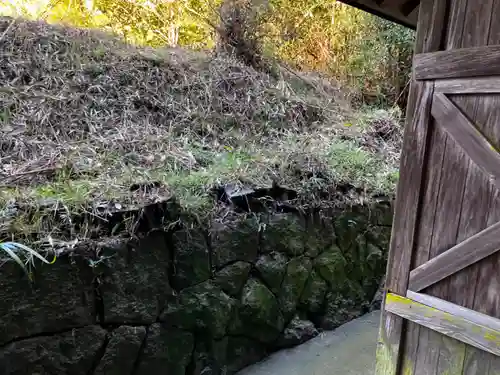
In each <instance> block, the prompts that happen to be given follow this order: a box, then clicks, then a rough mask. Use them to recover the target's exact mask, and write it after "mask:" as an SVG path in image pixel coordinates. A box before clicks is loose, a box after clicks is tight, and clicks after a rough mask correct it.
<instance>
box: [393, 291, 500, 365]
mask: <svg viewBox="0 0 500 375" xmlns="http://www.w3.org/2000/svg"><path fill="white" fill-rule="evenodd" d="M385 308H386V309H387V311H390V312H392V313H394V314H397V315H399V316H401V317H403V318H405V319H408V320H410V321H412V322H415V323H417V324H420V325H423V326H424V327H427V328H430V329H432V330H434V331H436V332H439V333H441V334H444V335H446V336H449V337H452V338H454V339H456V340H459V341H462V342H464V343H466V344H469V345H472V346H474V347H476V348H479V349H481V350H484V351H487V352H489V353H492V354H495V355H500V331H497V330H495V329H492V328H491V327H485V326H483V325H479V324H476V323H474V322H471V321H470V320H468V319H466V318H465V317H463V316H461V315H460V312H457V313H456V314H449V313H447V312H444V311H442V310H439V309H436V308H433V307H430V306H427V305H424V304H422V303H419V302H416V301H412V300H411V299H409V298H406V297H402V296H398V295H396V294H393V293H388V294H387V297H386V305H385Z"/></svg>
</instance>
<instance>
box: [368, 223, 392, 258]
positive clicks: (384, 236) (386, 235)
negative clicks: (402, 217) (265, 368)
mask: <svg viewBox="0 0 500 375" xmlns="http://www.w3.org/2000/svg"><path fill="white" fill-rule="evenodd" d="M364 235H365V237H366V240H367V241H368V242H370V243H372V244H374V245H375V246H377V247H379V248H380V249H382V250H383V251H384V252H385V253H386V254H387V253H388V252H389V246H390V243H391V228H390V227H383V226H379V225H370V226H369V227H368V228H367V230H366V232H365V233H364Z"/></svg>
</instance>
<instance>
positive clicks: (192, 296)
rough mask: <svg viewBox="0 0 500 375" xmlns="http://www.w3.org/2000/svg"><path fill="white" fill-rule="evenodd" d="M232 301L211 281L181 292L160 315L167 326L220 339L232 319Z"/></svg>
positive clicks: (233, 303) (233, 301)
mask: <svg viewBox="0 0 500 375" xmlns="http://www.w3.org/2000/svg"><path fill="white" fill-rule="evenodd" d="M234 305H235V300H233V299H232V298H231V297H229V296H228V295H227V294H226V293H224V292H223V291H222V290H221V289H220V288H219V287H217V286H216V285H214V283H213V282H212V281H207V282H204V283H201V284H199V285H195V286H193V287H190V288H187V289H184V290H183V291H182V292H180V293H179V297H178V298H177V301H175V302H174V303H170V304H169V306H168V307H167V309H166V310H165V312H164V313H163V314H162V317H161V319H162V321H165V322H166V323H167V324H168V325H170V326H174V327H178V328H181V329H185V330H188V331H193V330H196V331H204V332H206V334H208V335H209V336H210V337H222V336H224V335H225V334H226V328H227V325H228V323H229V319H230V318H231V315H232V314H231V312H232V309H233V307H234Z"/></svg>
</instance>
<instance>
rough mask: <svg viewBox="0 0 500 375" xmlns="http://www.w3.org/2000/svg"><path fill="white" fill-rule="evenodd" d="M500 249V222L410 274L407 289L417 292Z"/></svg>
mask: <svg viewBox="0 0 500 375" xmlns="http://www.w3.org/2000/svg"><path fill="white" fill-rule="evenodd" d="M499 249H500V222H499V223H496V224H494V225H492V226H491V227H489V228H486V229H485V230H483V231H482V232H479V233H477V234H476V235H474V236H472V237H469V238H468V239H466V240H465V241H463V242H461V243H459V244H458V245H456V246H454V247H452V248H451V249H449V250H448V251H445V252H444V253H442V254H440V255H438V256H437V257H435V258H432V259H431V260H429V261H428V262H426V263H424V264H422V265H421V266H420V267H417V268H415V269H414V270H412V271H411V272H410V281H409V284H408V289H409V290H411V291H413V292H419V291H421V290H423V289H425V288H427V287H429V286H431V285H433V284H435V283H437V282H438V281H441V280H443V279H445V278H446V277H448V276H451V275H453V274H454V273H457V272H458V271H460V270H462V269H464V268H466V267H468V266H470V265H471V264H474V263H476V262H478V261H480V260H482V259H484V258H486V257H488V256H490V255H491V254H494V253H496V252H497V251H498V250H499Z"/></svg>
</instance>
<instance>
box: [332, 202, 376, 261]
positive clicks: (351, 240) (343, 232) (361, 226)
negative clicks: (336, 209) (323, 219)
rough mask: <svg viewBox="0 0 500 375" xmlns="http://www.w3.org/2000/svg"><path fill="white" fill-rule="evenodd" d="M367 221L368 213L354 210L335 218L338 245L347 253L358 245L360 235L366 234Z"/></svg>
mask: <svg viewBox="0 0 500 375" xmlns="http://www.w3.org/2000/svg"><path fill="white" fill-rule="evenodd" d="M367 220H368V219H367V216H366V213H363V212H358V210H354V208H352V209H351V211H345V212H343V213H342V214H340V215H338V216H337V217H335V219H334V227H335V233H336V235H337V244H338V246H340V248H341V249H342V250H343V251H344V252H345V253H348V252H349V251H350V250H351V248H352V246H354V245H355V244H356V239H357V237H358V236H359V234H360V233H364V232H365V230H366V228H367V225H368V221H367Z"/></svg>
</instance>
